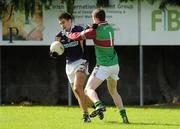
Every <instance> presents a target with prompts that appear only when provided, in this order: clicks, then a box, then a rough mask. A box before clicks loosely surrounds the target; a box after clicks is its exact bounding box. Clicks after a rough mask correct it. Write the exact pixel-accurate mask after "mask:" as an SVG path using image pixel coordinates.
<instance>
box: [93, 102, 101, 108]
mask: <svg viewBox="0 0 180 129" xmlns="http://www.w3.org/2000/svg"><path fill="white" fill-rule="evenodd" d="M94 105H95V107H98V106H102V102H101V101H97V102H95V104H94Z"/></svg>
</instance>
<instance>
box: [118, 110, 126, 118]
mask: <svg viewBox="0 0 180 129" xmlns="http://www.w3.org/2000/svg"><path fill="white" fill-rule="evenodd" d="M119 112H120V115H121V116H122V117H126V116H127V115H126V110H125V109H123V110H120V111H119Z"/></svg>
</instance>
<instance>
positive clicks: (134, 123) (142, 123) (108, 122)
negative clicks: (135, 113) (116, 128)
mask: <svg viewBox="0 0 180 129" xmlns="http://www.w3.org/2000/svg"><path fill="white" fill-rule="evenodd" d="M105 123H107V124H118V125H119V124H123V123H122V122H118V121H105ZM123 125H162V126H180V124H169V123H145V122H139V123H138V122H130V123H129V124H123Z"/></svg>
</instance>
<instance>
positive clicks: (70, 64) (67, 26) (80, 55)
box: [56, 12, 91, 122]
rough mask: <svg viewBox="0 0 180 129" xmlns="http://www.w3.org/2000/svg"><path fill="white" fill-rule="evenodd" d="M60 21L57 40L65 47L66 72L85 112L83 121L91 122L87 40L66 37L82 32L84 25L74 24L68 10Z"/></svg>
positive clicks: (61, 15)
mask: <svg viewBox="0 0 180 129" xmlns="http://www.w3.org/2000/svg"><path fill="white" fill-rule="evenodd" d="M58 22H59V24H60V26H61V28H62V31H60V32H59V33H58V34H57V35H56V40H57V41H60V42H61V43H62V44H63V46H64V48H65V51H64V54H65V56H66V74H67V77H68V80H69V82H70V84H71V88H72V90H73V93H74V95H75V97H76V99H77V100H78V103H79V106H80V108H81V110H82V112H83V121H84V122H91V120H90V118H89V114H88V110H87V101H86V100H87V96H85V93H84V88H83V86H84V83H85V79H86V76H87V75H88V74H89V73H88V61H87V53H86V46H85V40H80V41H74V40H69V39H68V38H67V37H66V33H69V32H81V31H83V27H81V26H76V25H73V22H72V16H71V15H70V14H69V13H67V12H64V13H62V14H60V16H59V17H58Z"/></svg>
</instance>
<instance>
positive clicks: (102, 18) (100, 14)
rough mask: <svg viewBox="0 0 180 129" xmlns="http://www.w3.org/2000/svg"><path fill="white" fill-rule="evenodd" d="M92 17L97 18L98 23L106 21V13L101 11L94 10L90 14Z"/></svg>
mask: <svg viewBox="0 0 180 129" xmlns="http://www.w3.org/2000/svg"><path fill="white" fill-rule="evenodd" d="M92 15H93V16H94V17H96V18H98V19H99V20H100V21H105V19H106V13H105V11H104V10H103V9H95V10H94V11H93V12H92Z"/></svg>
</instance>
